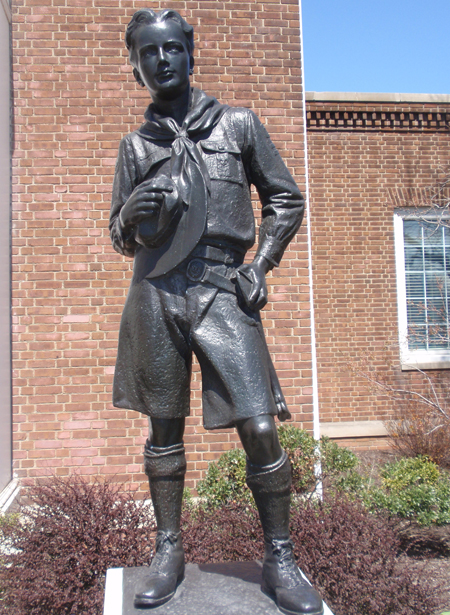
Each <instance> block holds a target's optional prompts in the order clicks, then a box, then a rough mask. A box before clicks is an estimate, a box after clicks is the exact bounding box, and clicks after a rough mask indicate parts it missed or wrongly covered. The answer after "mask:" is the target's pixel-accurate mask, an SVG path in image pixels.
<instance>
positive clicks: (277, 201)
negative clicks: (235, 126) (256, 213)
mask: <svg viewBox="0 0 450 615" xmlns="http://www.w3.org/2000/svg"><path fill="white" fill-rule="evenodd" d="M247 121H248V125H247V130H246V143H245V146H244V147H245V149H244V152H245V155H244V161H245V162H244V164H246V168H247V173H248V177H249V179H250V181H251V183H252V184H254V185H255V187H256V189H257V191H258V194H259V198H260V200H261V205H262V221H261V226H260V229H259V243H258V250H257V254H256V258H258V257H263V258H264V259H266V260H267V261H269V263H270V269H272V267H276V266H278V265H279V263H280V260H281V258H282V256H283V253H284V251H285V249H286V248H287V246H288V244H289V242H290V241H291V239H292V238H293V237H294V235H295V233H296V232H297V231H298V229H299V227H300V224H301V222H302V219H303V214H304V208H305V201H304V199H303V196H302V194H301V192H300V190H299V189H298V186H297V184H296V183H295V181H294V179H293V177H292V175H291V174H290V173H289V171H288V169H287V167H286V165H285V164H284V162H283V160H282V158H281V156H280V154H279V152H278V150H277V149H276V147H275V145H274V144H273V143H272V141H271V139H270V137H269V134H268V133H267V130H266V129H265V128H264V126H263V125H262V124H261V122H260V120H259V119H258V117H257V116H256V115H255V114H254V113H253V112H249V114H248V116H247Z"/></svg>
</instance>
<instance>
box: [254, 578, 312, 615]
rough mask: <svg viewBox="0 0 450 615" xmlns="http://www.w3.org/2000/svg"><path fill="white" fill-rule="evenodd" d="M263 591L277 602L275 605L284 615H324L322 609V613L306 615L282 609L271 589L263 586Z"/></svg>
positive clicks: (308, 614) (305, 614) (307, 614)
mask: <svg viewBox="0 0 450 615" xmlns="http://www.w3.org/2000/svg"><path fill="white" fill-rule="evenodd" d="M261 591H262V593H263V594H265V595H266V596H268V597H269V598H270V599H271V600H273V601H274V602H275V604H276V605H277V608H278V610H279V611H281V612H282V613H284V614H285V615H323V609H320V611H310V612H309V613H304V612H303V613H300V612H299V611H289V610H288V609H284V608H282V607H281V606H280V605H279V604H278V599H277V595H276V594H274V593H273V592H272V591H270V590H269V589H266V588H265V587H263V586H262V585H261Z"/></svg>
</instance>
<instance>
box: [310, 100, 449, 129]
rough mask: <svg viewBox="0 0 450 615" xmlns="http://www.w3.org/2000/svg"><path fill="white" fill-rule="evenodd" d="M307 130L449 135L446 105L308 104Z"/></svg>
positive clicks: (447, 106) (447, 108) (447, 107)
mask: <svg viewBox="0 0 450 615" xmlns="http://www.w3.org/2000/svg"><path fill="white" fill-rule="evenodd" d="M306 109H307V116H306V117H307V128H308V130H309V131H352V132H355V131H364V132H366V131H367V132H450V104H449V105H438V106H437V105H404V104H400V105H398V104H397V105H395V104H394V105H392V104H391V105H386V104H370V105H367V104H365V105H361V103H359V104H358V103H351V102H347V103H345V102H344V103H343V102H340V103H336V102H334V101H333V102H320V103H316V102H308V101H307V103H306Z"/></svg>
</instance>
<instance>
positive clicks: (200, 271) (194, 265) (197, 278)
mask: <svg viewBox="0 0 450 615" xmlns="http://www.w3.org/2000/svg"><path fill="white" fill-rule="evenodd" d="M205 272H206V263H204V262H203V261H201V260H200V259H198V258H194V259H193V260H192V261H191V262H190V263H189V265H188V266H187V269H186V276H187V278H188V280H190V281H191V282H201V281H202V279H203V276H204V275H205Z"/></svg>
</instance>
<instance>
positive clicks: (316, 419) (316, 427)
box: [298, 0, 320, 440]
mask: <svg viewBox="0 0 450 615" xmlns="http://www.w3.org/2000/svg"><path fill="white" fill-rule="evenodd" d="M298 10H299V19H300V60H301V63H300V71H301V73H300V74H301V76H302V83H303V86H304V84H305V67H304V62H303V22H302V0H299V2H298ZM302 103H303V139H304V148H305V183H306V194H305V218H306V222H307V227H306V228H307V236H308V277H309V304H310V318H311V363H312V389H313V435H314V438H315V439H316V440H319V439H320V412H319V384H318V382H319V378H318V374H317V351H316V328H315V319H314V287H313V269H312V243H311V217H310V208H309V167H308V140H307V139H308V135H307V130H306V100H305V90H304V87H303V100H302Z"/></svg>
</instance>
